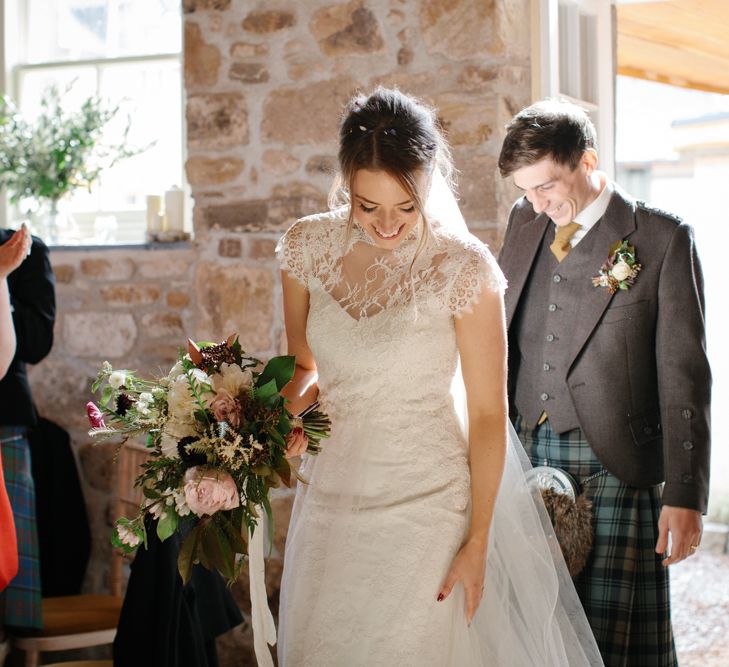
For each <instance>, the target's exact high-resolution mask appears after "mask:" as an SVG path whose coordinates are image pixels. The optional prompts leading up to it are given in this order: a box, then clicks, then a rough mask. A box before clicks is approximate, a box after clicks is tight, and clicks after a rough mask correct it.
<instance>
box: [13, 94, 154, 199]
mask: <svg viewBox="0 0 729 667" xmlns="http://www.w3.org/2000/svg"><path fill="white" fill-rule="evenodd" d="M66 92H68V89H67V90H66ZM119 111H120V106H119V105H116V106H107V105H106V104H105V103H104V102H103V101H102V100H101V98H99V97H96V96H94V97H90V98H88V99H87V100H86V101H85V102H84V103H83V104H82V105H81V108H79V109H75V110H66V109H64V108H63V106H62V95H61V93H60V92H59V90H58V89H57V88H55V87H52V88H50V89H49V90H48V91H47V92H46V93H45V95H44V96H43V99H42V101H41V113H40V115H39V116H38V118H37V119H35V120H30V119H28V118H24V117H23V116H22V115H21V114H20V113H19V111H18V110H17V109H16V107H15V105H14V104H13V102H12V100H10V99H9V98H8V97H0V186H5V187H6V188H7V189H8V192H9V194H10V201H11V202H14V203H16V202H18V201H20V200H21V199H28V198H32V199H35V200H38V201H40V200H48V201H49V202H51V207H52V208H55V205H56V203H57V202H58V200H59V199H61V197H63V196H64V195H65V194H67V193H68V192H71V191H72V190H75V189H76V188H79V187H86V188H91V186H92V184H93V183H94V182H96V181H97V180H98V179H99V177H100V175H101V173H102V172H103V171H104V170H105V169H109V168H110V167H112V166H113V165H114V164H116V163H117V162H118V161H119V160H122V159H124V158H127V157H131V156H133V155H136V154H138V153H140V152H141V150H143V149H139V148H131V147H129V146H127V141H126V140H127V135H128V133H129V129H130V123H129V122H127V125H126V128H125V130H124V134H123V139H122V141H121V142H119V143H118V144H111V145H109V144H105V143H104V142H103V133H104V129H105V128H106V126H107V125H108V123H109V122H110V121H111V120H112V119H113V118H114V117H115V116H116V115H117V114H118V113H119Z"/></svg>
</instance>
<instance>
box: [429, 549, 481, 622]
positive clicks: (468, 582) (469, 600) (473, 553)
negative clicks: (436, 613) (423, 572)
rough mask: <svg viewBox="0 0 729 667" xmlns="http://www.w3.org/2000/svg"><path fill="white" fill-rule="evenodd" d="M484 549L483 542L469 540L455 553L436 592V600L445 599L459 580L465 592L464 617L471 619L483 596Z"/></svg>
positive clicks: (469, 620)
mask: <svg viewBox="0 0 729 667" xmlns="http://www.w3.org/2000/svg"><path fill="white" fill-rule="evenodd" d="M486 549H487V546H486V544H485V543H481V542H478V541H474V540H469V541H468V542H466V543H465V544H464V545H463V546H462V547H461V550H460V551H459V552H458V553H457V554H456V557H455V558H454V559H453V563H452V564H451V569H450V571H449V572H448V576H447V577H446V578H445V581H444V582H443V585H442V586H441V589H440V593H439V594H438V602H441V601H442V600H445V599H446V598H447V597H448V596H449V595H450V594H451V591H452V590H453V587H454V586H455V585H456V584H457V583H458V582H459V581H460V582H463V588H464V590H465V592H466V618H467V620H468V622H469V624H470V623H471V620H472V619H473V617H474V616H475V615H476V610H477V609H478V606H479V604H480V603H481V598H482V597H483V588H484V577H485V575H486Z"/></svg>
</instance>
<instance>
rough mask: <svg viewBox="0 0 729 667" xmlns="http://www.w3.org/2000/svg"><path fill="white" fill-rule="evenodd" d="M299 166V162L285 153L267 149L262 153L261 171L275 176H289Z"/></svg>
mask: <svg viewBox="0 0 729 667" xmlns="http://www.w3.org/2000/svg"><path fill="white" fill-rule="evenodd" d="M300 166H301V160H299V158H297V157H295V156H293V155H291V153H289V152H287V151H281V150H275V149H272V148H269V149H268V150H266V151H264V152H263V170H264V171H265V172H267V173H269V174H275V175H276V176H284V175H285V174H291V173H293V172H294V171H296V170H297V169H298V168H299V167H300Z"/></svg>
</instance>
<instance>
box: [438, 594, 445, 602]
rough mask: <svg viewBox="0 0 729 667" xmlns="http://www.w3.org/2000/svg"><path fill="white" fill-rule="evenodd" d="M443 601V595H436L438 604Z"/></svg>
mask: <svg viewBox="0 0 729 667" xmlns="http://www.w3.org/2000/svg"><path fill="white" fill-rule="evenodd" d="M444 599H445V597H444V596H443V593H438V602H443V600H444Z"/></svg>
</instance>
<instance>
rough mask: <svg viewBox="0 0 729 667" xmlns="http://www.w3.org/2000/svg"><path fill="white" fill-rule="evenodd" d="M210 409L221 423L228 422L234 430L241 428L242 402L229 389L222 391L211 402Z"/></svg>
mask: <svg viewBox="0 0 729 667" xmlns="http://www.w3.org/2000/svg"><path fill="white" fill-rule="evenodd" d="M210 409H211V410H212V411H213V414H214V415H215V419H217V420H218V421H219V422H223V421H225V422H228V423H229V424H230V425H231V426H232V427H233V428H238V427H239V426H240V402H239V401H238V399H237V398H235V397H234V396H233V395H232V394H231V393H230V392H229V391H228V390H227V389H221V390H220V391H219V392H218V393H217V394H216V396H215V398H214V399H213V400H212V401H211V402H210Z"/></svg>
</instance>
